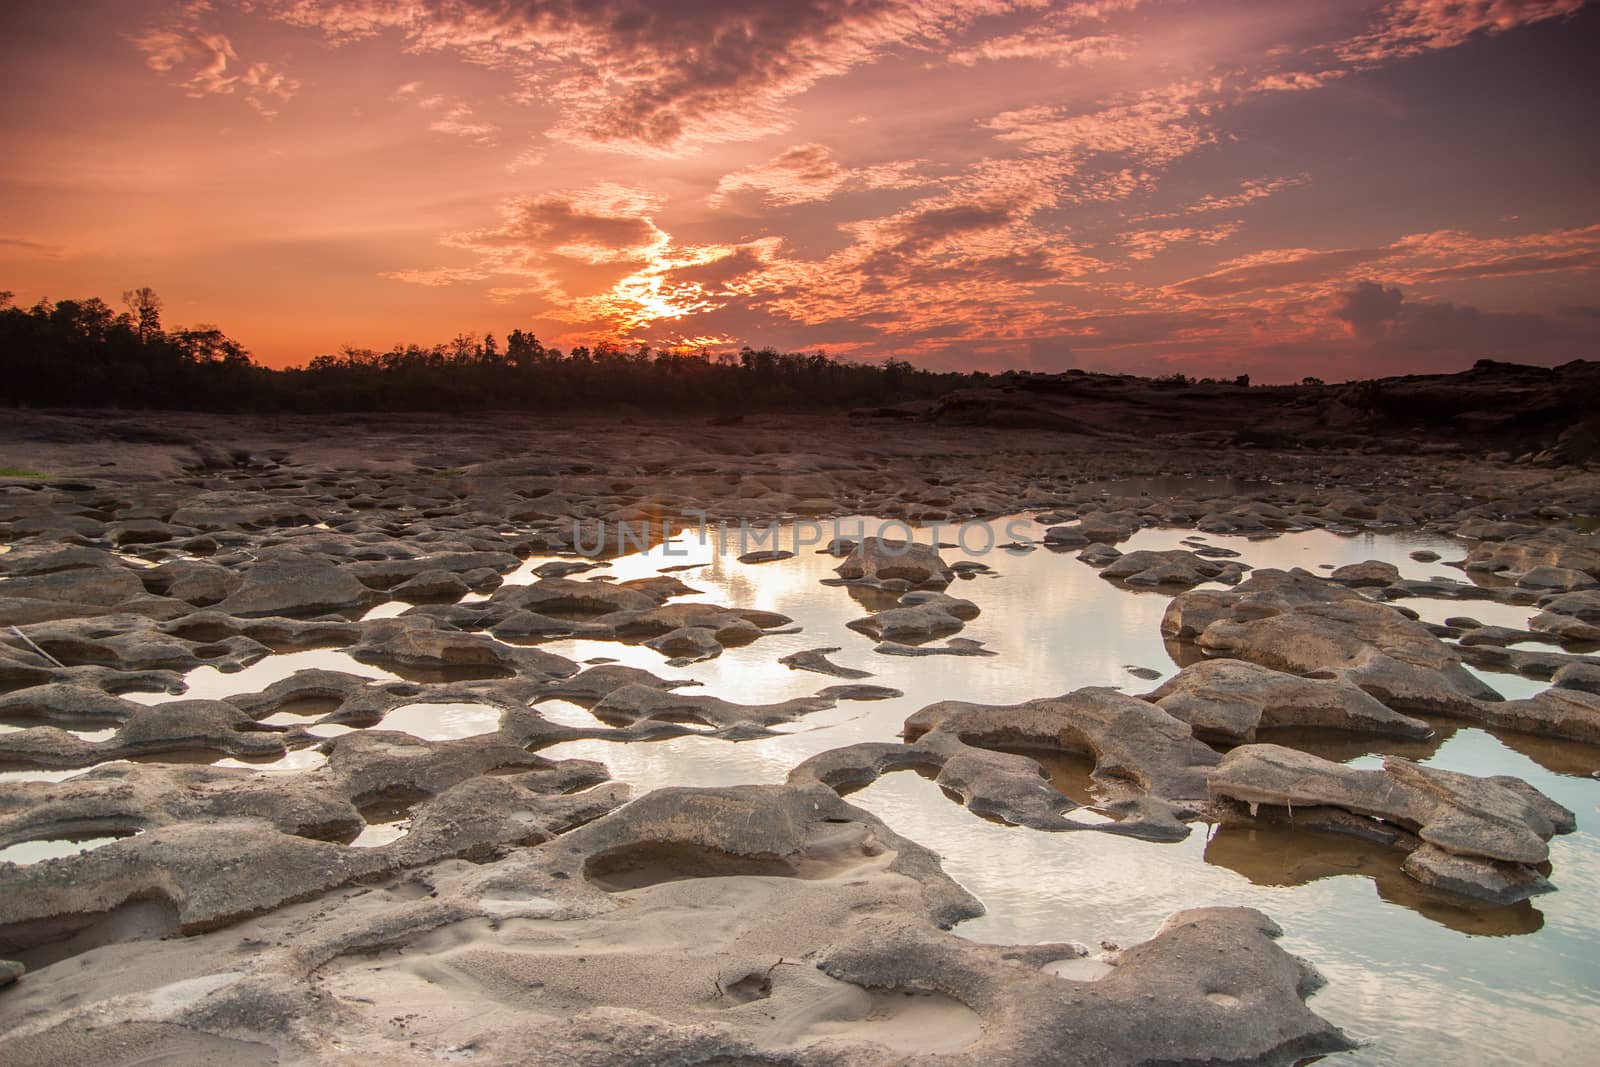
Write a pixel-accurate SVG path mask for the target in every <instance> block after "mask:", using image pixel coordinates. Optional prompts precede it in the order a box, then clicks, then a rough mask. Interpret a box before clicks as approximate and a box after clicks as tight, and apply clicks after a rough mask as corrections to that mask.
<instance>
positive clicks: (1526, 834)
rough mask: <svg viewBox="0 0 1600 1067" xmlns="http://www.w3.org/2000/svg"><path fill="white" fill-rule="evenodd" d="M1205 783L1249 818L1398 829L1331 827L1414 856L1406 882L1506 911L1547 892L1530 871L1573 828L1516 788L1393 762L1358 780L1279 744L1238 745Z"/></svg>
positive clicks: (1555, 808) (1525, 788)
mask: <svg viewBox="0 0 1600 1067" xmlns="http://www.w3.org/2000/svg"><path fill="white" fill-rule="evenodd" d="M1208 781H1209V787H1210V789H1211V792H1212V794H1213V795H1215V796H1218V797H1224V798H1227V799H1230V800H1235V801H1239V802H1241V803H1243V804H1246V805H1248V806H1249V809H1250V812H1251V814H1252V815H1254V814H1256V813H1257V810H1258V808H1259V806H1260V805H1263V804H1268V805H1273V806H1275V807H1282V808H1285V809H1286V810H1289V809H1294V808H1298V809H1299V815H1298V817H1299V818H1300V819H1302V820H1306V821H1309V822H1310V823H1312V824H1316V823H1317V822H1318V819H1319V816H1320V815H1321V814H1322V811H1323V809H1327V808H1332V809H1335V811H1336V812H1342V813H1349V814H1351V815H1355V816H1358V817H1364V818H1366V819H1368V820H1377V821H1378V822H1379V823H1381V824H1387V825H1388V826H1393V827H1396V828H1399V829H1400V830H1402V831H1404V832H1403V833H1399V832H1391V831H1388V830H1386V829H1384V828H1383V827H1372V828H1367V827H1365V826H1360V825H1358V824H1359V819H1358V820H1353V821H1340V820H1330V821H1329V822H1328V823H1327V827H1328V828H1329V829H1332V830H1334V831H1335V832H1340V833H1351V834H1364V833H1365V834H1371V835H1375V836H1377V837H1378V838H1379V839H1383V837H1384V835H1386V834H1388V835H1389V840H1391V841H1392V843H1394V844H1395V845H1397V846H1399V847H1401V848H1405V849H1407V850H1408V851H1410V852H1411V855H1410V856H1408V857H1407V859H1406V863H1405V866H1404V870H1405V871H1406V873H1407V874H1410V875H1411V876H1412V877H1414V878H1416V879H1418V880H1419V881H1422V882H1426V883H1428V884H1430V885H1440V886H1443V887H1444V888H1448V889H1451V890H1454V891H1455V892H1458V893H1464V894H1468V895H1472V896H1481V897H1483V898H1485V899H1487V900H1491V901H1493V902H1495V903H1502V904H1504V903H1512V902H1515V901H1518V900H1522V899H1525V898H1527V897H1528V896H1531V895H1533V894H1535V893H1543V892H1548V891H1550V890H1551V889H1552V888H1553V886H1551V885H1550V883H1549V882H1548V881H1546V880H1545V879H1544V877H1543V876H1542V875H1541V874H1540V873H1539V872H1538V871H1536V870H1535V869H1534V868H1535V867H1537V866H1538V865H1539V864H1543V863H1545V862H1546V861H1547V860H1548V859H1549V858H1550V849H1549V846H1548V845H1547V844H1546V842H1547V841H1549V839H1550V838H1551V837H1552V836H1554V835H1556V834H1565V833H1571V832H1572V831H1573V830H1574V829H1575V828H1576V826H1577V823H1576V822H1575V821H1574V819H1573V815H1572V812H1570V811H1568V810H1567V809H1566V808H1563V807H1562V806H1561V805H1559V804H1557V803H1556V802H1555V801H1553V800H1551V799H1550V798H1549V797H1546V796H1545V795H1544V794H1542V793H1540V792H1539V791H1538V790H1536V789H1534V788H1533V787H1532V786H1530V785H1528V784H1527V783H1526V782H1524V781H1522V780H1520V779H1517V778H1511V777H1506V776H1496V777H1492V778H1475V777H1472V776H1470V775H1464V774H1457V773H1455V772H1453V771H1443V770H1435V769H1433V768H1428V767H1422V766H1419V765H1417V764H1416V763H1413V762H1411V761H1410V760H1406V759H1403V758H1401V757H1398V756H1388V757H1385V759H1384V761H1383V770H1381V771H1362V770H1354V769H1352V768H1349V767H1344V766H1341V765H1339V764H1336V763H1332V762H1329V761H1328V760H1324V759H1320V758H1319V757H1316V756H1313V755H1309V754H1307V753H1304V752H1298V751H1296V750H1294V749H1290V748H1284V747H1282V746H1279V745H1244V746H1241V747H1239V748H1236V749H1234V750H1233V751H1232V752H1229V753H1228V754H1227V756H1225V757H1224V758H1223V760H1222V762H1221V763H1220V764H1219V765H1218V766H1217V768H1216V769H1215V770H1214V771H1213V772H1212V773H1211V774H1210V776H1209V779H1208ZM1308 809H1309V811H1308ZM1413 835H1414V836H1413Z"/></svg>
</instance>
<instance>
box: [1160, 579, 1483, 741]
mask: <svg viewBox="0 0 1600 1067" xmlns="http://www.w3.org/2000/svg"><path fill="white" fill-rule="evenodd" d="M1161 628H1162V632H1163V633H1164V634H1166V635H1167V636H1168V637H1174V638H1179V639H1190V640H1194V641H1195V642H1196V643H1197V644H1198V645H1199V646H1200V647H1201V648H1202V649H1203V650H1204V651H1205V652H1207V653H1209V654H1211V655H1216V656H1227V657H1232V658H1235V659H1243V660H1248V661H1250V662H1252V663H1256V664H1259V665H1261V666H1263V667H1270V668H1272V669H1273V670H1277V671H1286V672H1288V673H1290V674H1299V675H1312V676H1316V677H1331V678H1342V679H1344V680H1346V681H1349V682H1352V683H1353V684H1355V685H1357V686H1359V687H1360V688H1361V689H1363V690H1365V691H1366V692H1367V693H1369V694H1371V695H1372V696H1374V697H1376V698H1378V699H1379V700H1381V701H1383V702H1384V703H1385V704H1387V705H1389V707H1391V708H1394V709H1396V710H1398V711H1415V712H1421V713H1424V714H1428V713H1432V714H1443V715H1461V716H1464V717H1473V716H1475V715H1476V714H1477V711H1478V706H1479V703H1480V702H1482V701H1486V700H1490V701H1492V700H1498V699H1500V697H1499V694H1498V693H1496V692H1495V691H1494V690H1493V689H1491V688H1490V687H1489V686H1488V685H1486V684H1484V683H1483V682H1481V681H1479V680H1478V679H1477V678H1476V677H1474V676H1473V675H1472V674H1471V673H1470V672H1469V671H1468V670H1467V669H1466V667H1465V666H1463V665H1462V661H1461V657H1460V655H1459V654H1458V653H1457V652H1456V651H1455V650H1454V649H1452V648H1451V647H1450V646H1449V645H1446V644H1445V643H1444V642H1443V641H1440V640H1439V639H1438V638H1437V637H1435V636H1434V635H1433V633H1432V632H1430V631H1429V630H1428V628H1427V627H1426V626H1425V625H1423V624H1422V623H1420V622H1418V621H1416V620H1415V619H1412V618H1410V617H1408V616H1407V615H1405V614H1403V613H1402V612H1400V611H1399V610H1397V609H1396V608H1393V607H1390V606H1388V605H1386V604H1379V603H1376V602H1374V601H1371V600H1368V599H1367V598H1366V597H1363V596H1361V595H1360V594H1359V593H1355V592H1352V591H1350V590H1348V589H1345V588H1343V587H1342V586H1339V585H1335V584H1333V583H1331V582H1326V581H1324V580H1322V579H1320V578H1317V577H1315V576H1314V575H1312V574H1309V573H1308V572H1306V571H1302V570H1298V569H1297V570H1294V571H1279V570H1260V571H1256V572H1255V573H1254V574H1253V575H1252V576H1251V578H1250V580H1249V581H1247V582H1245V583H1243V584H1242V585H1240V586H1239V587H1238V588H1237V589H1233V590H1228V591H1214V590H1205V589H1199V590H1193V591H1191V592H1188V593H1184V594H1182V595H1181V596H1179V597H1177V598H1176V599H1174V600H1173V602H1172V603H1171V604H1170V605H1168V607H1167V612H1166V615H1165V616H1164V617H1163V619H1162V623H1161Z"/></svg>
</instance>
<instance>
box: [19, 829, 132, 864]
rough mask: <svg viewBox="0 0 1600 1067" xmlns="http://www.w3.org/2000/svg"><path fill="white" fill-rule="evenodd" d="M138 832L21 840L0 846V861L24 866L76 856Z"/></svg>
mask: <svg viewBox="0 0 1600 1067" xmlns="http://www.w3.org/2000/svg"><path fill="white" fill-rule="evenodd" d="M138 833H139V831H137V830H128V831H126V832H123V833H111V834H107V833H96V834H85V835H82V836H67V837H50V838H40V839H37V840H34V841H22V842H19V843H17V844H15V845H10V846H8V847H6V848H0V863H15V864H17V865H18V866H19V867H26V866H27V865H28V864H30V863H40V862H43V861H44V860H54V859H63V858H65V857H67V856H76V855H78V854H80V853H83V852H90V851H92V850H94V849H97V848H103V847H105V846H106V845H110V844H114V843H115V842H117V841H124V840H126V839H128V838H130V837H135V836H137V835H138Z"/></svg>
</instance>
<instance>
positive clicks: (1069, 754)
mask: <svg viewBox="0 0 1600 1067" xmlns="http://www.w3.org/2000/svg"><path fill="white" fill-rule="evenodd" d="M984 747H986V748H988V749H990V750H991V751H994V752H1007V753H1010V754H1011V755H1013V756H1026V757H1027V758H1028V759H1031V760H1033V762H1035V763H1037V764H1038V765H1039V767H1040V769H1041V770H1043V771H1044V774H1045V777H1046V778H1048V779H1049V780H1050V785H1051V787H1052V788H1053V789H1055V791H1056V792H1058V793H1060V794H1061V795H1062V796H1064V797H1066V798H1067V799H1068V800H1072V801H1075V802H1076V803H1078V804H1079V805H1081V806H1080V807H1078V808H1076V809H1074V810H1073V811H1070V812H1068V813H1067V817H1068V818H1070V819H1072V820H1073V821H1074V822H1087V823H1110V822H1115V821H1116V820H1115V819H1113V818H1111V816H1109V815H1104V814H1102V813H1101V812H1099V811H1096V810H1094V808H1095V805H1097V804H1100V803H1101V802H1102V801H1101V798H1100V797H1099V796H1097V795H1096V792H1095V782H1094V777H1093V776H1094V764H1095V760H1094V757H1093V756H1091V755H1089V754H1088V753H1086V752H1073V751H1068V750H1062V749H1050V748H1028V747H1026V746H1015V745H986V746H984Z"/></svg>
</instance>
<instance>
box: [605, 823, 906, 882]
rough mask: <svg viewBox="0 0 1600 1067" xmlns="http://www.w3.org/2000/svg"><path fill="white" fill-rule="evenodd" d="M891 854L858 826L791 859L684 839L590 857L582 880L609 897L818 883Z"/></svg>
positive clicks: (814, 842) (819, 840)
mask: <svg viewBox="0 0 1600 1067" xmlns="http://www.w3.org/2000/svg"><path fill="white" fill-rule="evenodd" d="M888 858H891V857H890V854H889V853H888V852H887V851H886V850H885V849H884V848H883V847H882V846H881V845H879V844H878V843H877V841H876V840H875V839H874V838H873V837H872V835H871V834H870V833H869V832H865V831H864V828H862V827H860V826H859V825H858V824H849V825H845V826H842V827H840V828H838V830H837V832H836V833H834V834H832V835H828V836H825V837H820V838H817V839H815V840H811V841H808V842H807V844H806V851H805V852H804V853H803V854H801V855H799V856H796V857H793V858H791V857H788V856H777V855H770V854H756V855H740V854H736V853H732V852H725V851H723V850H721V849H716V848H708V847H706V846H704V845H699V844H695V843H692V842H688V841H644V842H639V843H636V844H631V845H624V846H621V847H619V848H614V849H610V850H608V851H606V852H600V853H597V854H595V855H593V856H590V857H589V858H588V860H587V861H586V862H585V863H584V866H583V876H584V878H585V879H587V880H588V881H589V883H590V884H592V885H594V886H595V887H596V888H599V889H603V890H605V891H606V892H608V893H622V892H626V891H628V890H631V889H644V888H647V887H649V886H653V885H660V884H662V883H664V882H679V881H685V880H688V879H692V878H734V877H757V878H763V877H764V878H799V879H804V880H821V879H826V878H832V877H835V876H836V875H840V874H843V873H845V872H846V871H854V870H856V869H858V868H860V867H862V866H864V865H866V864H870V863H881V862H886V860H887V859H888Z"/></svg>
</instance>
